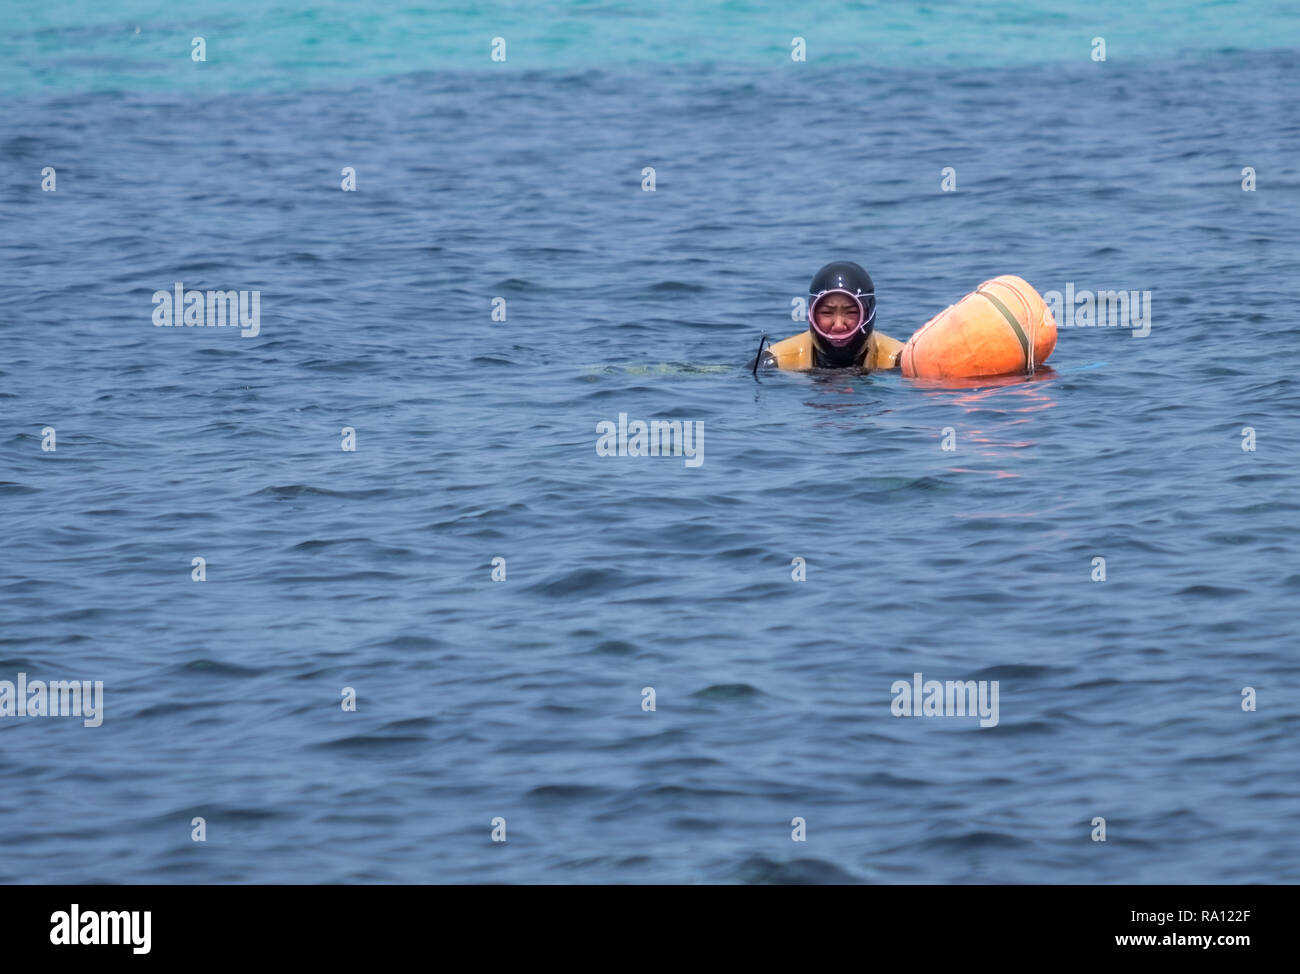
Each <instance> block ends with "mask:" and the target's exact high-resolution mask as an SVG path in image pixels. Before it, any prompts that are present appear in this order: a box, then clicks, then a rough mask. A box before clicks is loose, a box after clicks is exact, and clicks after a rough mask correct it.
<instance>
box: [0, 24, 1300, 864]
mask: <svg viewBox="0 0 1300 974" xmlns="http://www.w3.org/2000/svg"><path fill="white" fill-rule="evenodd" d="M13 7H14V9H13V10H9V11H7V14H12V15H13V16H12V18H10V19H9V20H7V23H9V24H10V25H11V26H10V28H9V29H8V30H7V32H6V35H5V37H4V38H3V40H2V41H0V91H2V92H3V105H2V106H0V160H2V161H3V173H4V176H3V179H2V180H0V257H2V260H0V329H2V330H3V336H4V355H3V356H2V357H0V444H2V445H3V450H2V452H0V458H2V459H3V471H2V472H0V481H2V482H0V505H2V507H0V510H2V511H3V523H4V526H5V539H4V544H3V546H0V569H2V571H0V681H3V680H9V681H15V680H16V679H17V676H18V674H19V673H24V674H26V676H27V678H28V679H42V680H61V679H84V680H91V681H95V680H102V681H103V685H104V697H103V723H102V725H101V726H99V727H93V728H88V727H85V726H83V722H82V721H81V720H79V719H75V718H53V717H47V718H38V717H18V716H13V717H0V776H2V777H3V781H4V783H5V787H4V790H3V792H2V793H0V880H3V881H5V882H73V883H79V882H128V883H141V882H168V883H213V882H217V883H224V882H290V883H310V882H456V883H461V882H481V881H489V882H498V881H504V882H560V883H568V882H601V883H605V882H651V883H661V882H804V881H808V882H880V883H914V882H920V883H965V882H994V883H1005V882H1015V883H1117V882H1128V883H1248V882H1288V883H1289V882H1296V881H1300V855H1298V854H1297V852H1296V843H1295V840H1294V835H1295V832H1296V829H1297V827H1300V803H1298V801H1297V799H1300V785H1298V784H1297V781H1296V777H1295V770H1296V767H1297V758H1300V749H1298V748H1297V744H1296V735H1295V727H1296V723H1295V722H1296V719H1297V717H1298V716H1300V707H1298V706H1297V702H1296V687H1297V678H1298V677H1300V663H1298V662H1297V654H1296V632H1297V627H1296V623H1295V616H1296V605H1297V598H1298V597H1300V530H1298V525H1300V513H1298V512H1300V495H1297V490H1296V488H1297V474H1296V472H1295V456H1296V450H1297V446H1300V434H1298V433H1297V426H1296V423H1297V410H1298V408H1300V382H1298V381H1297V378H1296V370H1297V363H1296V350H1297V347H1300V317H1298V316H1297V313H1296V310H1295V303H1294V301H1295V293H1296V291H1297V271H1296V256H1297V252H1298V247H1300V230H1298V229H1297V228H1300V193H1298V192H1297V191H1298V190H1300V171H1298V167H1300V117H1298V116H1297V114H1296V108H1295V106H1296V104H1297V95H1300V90H1298V89H1300V85H1298V84H1297V77H1298V70H1300V47H1298V46H1297V42H1296V38H1297V36H1298V35H1297V33H1296V27H1297V18H1296V13H1295V9H1294V8H1289V7H1285V6H1283V5H1280V4H1279V5H1276V6H1273V5H1265V4H1256V5H1251V4H1232V3H1226V4H1225V3H1220V4H1189V5H1175V4H1157V5H1155V6H1153V7H1149V8H1141V9H1139V8H1136V7H1133V5H1131V4H1124V5H1121V4H1117V3H1109V2H1107V3H1098V4H1091V5H1089V7H1088V10H1087V12H1086V13H1069V14H1066V13H1062V12H1059V11H1058V10H1056V9H1054V8H1053V7H1051V6H1049V5H1014V6H1013V5H1009V4H1008V5H992V6H987V7H983V8H981V10H979V11H978V12H975V11H971V10H968V9H967V8H966V7H965V6H963V5H950V4H934V5H931V6H929V7H921V8H913V7H910V6H906V5H895V4H857V5H852V4H850V5H844V6H839V5H835V6H832V5H829V4H810V5H807V6H805V7H803V8H802V9H801V10H798V11H793V12H792V11H791V10H790V9H789V8H787V7H786V6H785V5H779V4H771V3H729V4H723V5H720V6H719V7H718V8H716V9H715V10H713V11H712V12H711V13H709V14H704V13H698V12H695V13H683V14H681V15H680V16H678V14H677V12H675V11H670V8H667V7H665V8H663V9H655V10H651V11H649V12H647V11H645V10H644V9H643V7H642V5H639V4H638V5H633V4H623V3H599V4H597V3H573V4H563V5H561V4H550V5H542V6H539V7H531V6H530V7H524V6H521V5H513V4H489V5H488V6H486V7H483V8H480V9H478V10H476V11H473V12H471V11H469V10H455V11H442V10H439V9H437V8H431V9H428V10H400V11H398V10H394V11H392V12H383V11H370V12H366V13H364V14H362V13H354V12H352V10H351V6H350V5H344V4H319V5H315V6H311V7H306V6H304V7H298V8H274V9H270V10H263V8H262V7H261V6H260V5H257V4H253V3H222V4H219V5H218V4H199V5H196V6H195V7H194V9H193V10H192V11H189V12H187V13H186V14H185V15H181V14H179V13H176V12H175V11H173V9H172V7H171V5H167V4H161V3H127V2H118V3H110V4H98V5H93V6H92V5H89V4H82V3H53V4H43V5H40V6H39V7H31V8H28V7H26V6H23V7H22V8H19V7H18V5H13ZM137 27H138V28H140V30H139V33H137V32H136V28H137ZM200 35H201V36H203V37H204V38H205V41H206V50H207V58H208V60H207V61H206V62H195V61H193V60H192V59H191V37H192V36H200ZM497 35H502V36H504V37H505V39H506V42H507V51H508V55H507V59H506V60H505V61H504V62H492V61H491V60H490V58H489V45H490V41H491V38H492V37H493V36H497ZM795 36H803V37H805V38H806V39H807V41H808V59H807V61H805V62H795V61H793V60H792V59H791V56H790V50H791V46H790V41H791V38H793V37H795ZM1097 36H1102V37H1105V38H1106V42H1107V47H1108V50H1107V59H1106V60H1105V61H1104V62H1099V61H1094V60H1093V59H1092V57H1091V56H1090V53H1091V51H1092V50H1093V49H1094V45H1093V42H1092V39H1093V38H1094V37H1097ZM46 167H51V168H52V169H53V170H54V171H55V174H56V180H57V182H56V189H55V191H54V192H45V191H42V188H41V184H42V171H43V170H44V169H45V168H46ZM344 167H353V168H354V169H355V173H356V190H355V192H344V191H342V190H341V188H340V185H341V181H342V178H343V177H342V170H343V168H344ZM646 167H653V168H654V170H655V180H656V182H655V190H654V192H645V191H643V188H642V185H643V170H644V169H645V168H646ZM945 167H951V168H952V169H953V171H954V172H955V174H956V180H957V183H956V191H955V192H943V191H941V178H942V177H941V171H942V170H943V169H944V168H945ZM1246 167H1250V168H1251V169H1253V170H1254V172H1255V174H1256V179H1257V186H1256V188H1255V189H1254V191H1243V178H1244V177H1243V169H1245V168H1246ZM834 259H850V260H856V261H858V262H860V263H862V264H864V265H865V266H866V267H867V268H868V269H869V270H870V271H871V273H872V276H873V277H874V279H875V283H876V287H877V290H878V295H879V318H878V322H877V327H878V328H879V330H881V331H882V332H884V333H886V334H889V335H892V336H894V337H897V338H906V337H907V336H908V335H909V334H911V332H912V331H914V330H915V329H916V328H917V327H918V326H919V325H920V324H922V323H923V322H924V321H925V320H926V319H927V318H929V317H930V316H931V315H933V314H934V313H935V312H937V311H939V310H941V309H942V308H943V307H945V306H946V305H948V304H951V303H953V302H954V301H956V300H957V299H958V298H960V297H961V296H962V295H963V294H965V293H966V292H968V291H969V290H971V289H972V288H973V287H974V286H975V285H977V284H978V283H980V282H981V281H984V280H987V279H988V278H991V277H993V276H995V275H997V274H1000V273H1015V274H1019V275H1021V276H1023V277H1025V278H1026V279H1027V280H1029V281H1030V282H1031V283H1033V284H1034V285H1035V287H1037V288H1038V289H1039V290H1040V291H1048V290H1053V289H1055V290H1059V291H1064V290H1065V289H1066V286H1067V284H1068V285H1071V286H1073V287H1074V288H1077V289H1089V288H1091V289H1094V290H1096V289H1125V290H1128V289H1133V290H1139V291H1142V290H1147V291H1150V292H1151V307H1152V316H1151V322H1150V333H1149V334H1148V335H1146V336H1145V337H1137V336H1136V335H1135V334H1134V333H1133V330H1132V329H1129V328H1124V327H1101V328H1098V327H1092V328H1087V327H1077V328H1076V327H1063V328H1062V329H1061V332H1060V339H1059V342H1058V345H1057V348H1056V351H1055V353H1054V354H1053V356H1052V359H1051V363H1050V364H1051V365H1052V366H1053V367H1054V370H1053V371H1051V372H1047V373H1044V374H1042V375H1040V376H1037V377H1035V378H1034V379H1033V380H1032V381H1014V382H1010V383H983V384H976V385H973V386H972V387H970V388H938V387H934V386H927V385H924V384H919V383H914V382H912V381H909V380H906V379H903V378H901V377H900V376H899V375H898V374H897V373H875V374H872V375H870V376H846V375H843V374H821V375H804V374H791V373H786V374H761V375H760V376H759V377H758V378H757V379H756V378H754V377H753V376H751V375H750V374H749V372H748V371H746V370H745V369H744V367H743V363H744V362H745V361H746V360H747V359H749V358H750V357H752V355H753V352H754V349H755V347H756V346H757V342H758V338H759V335H760V333H762V332H766V333H767V334H769V335H772V336H777V337H780V336H783V335H786V334H792V333H794V332H797V331H799V330H801V329H802V327H803V325H802V324H801V323H800V322H797V321H792V320H791V308H792V304H791V302H792V299H794V298H797V297H799V296H800V295H801V294H803V293H804V292H805V291H806V288H807V285H808V281H809V279H810V278H811V276H812V274H813V272H814V271H816V269H817V268H818V267H820V266H821V265H822V264H824V263H826V262H827V261H830V260H834ZM175 282H183V283H184V285H185V286H186V287H192V288H202V289H213V288H216V289H232V290H250V291H251V290H258V291H260V294H261V304H260V312H261V317H260V333H259V334H258V335H257V336H256V337H247V338H246V337H241V335H240V333H239V331H238V330H236V329H231V328H184V327H181V328H160V327H155V325H154V324H153V322H152V320H151V315H152V314H153V312H154V305H153V302H152V297H151V296H152V295H153V293H154V292H155V291H158V290H160V289H161V290H170V289H171V288H172V287H173V285H174V283H175ZM495 298H503V299H504V301H505V307H506V309H507V315H506V320H505V321H494V320H493V306H494V304H493V302H494V299H495ZM620 413H623V414H627V416H628V417H630V418H631V419H634V420H635V419H640V420H651V419H678V420H682V421H686V422H690V423H699V424H701V427H702V430H703V440H702V443H701V444H699V445H701V446H702V453H701V454H700V456H702V458H703V462H702V463H700V464H699V465H698V466H691V465H688V464H687V463H686V462H685V459H684V458H682V457H652V458H643V457H608V456H599V455H597V452H596V449H595V447H596V440H597V432H596V430H597V424H599V423H601V422H602V421H615V422H616V421H617V420H618V417H619V414H620ZM345 427H349V428H351V429H353V430H355V451H348V450H345V449H343V448H342V446H343V436H344V434H343V432H342V431H343V429H344V428H345ZM949 428H950V429H951V436H950V437H949V440H950V442H952V443H954V445H955V449H954V450H945V449H943V445H944V440H945V433H944V431H945V429H949ZM1246 428H1249V430H1250V431H1253V443H1252V439H1251V436H1252V435H1251V433H1250V432H1249V431H1246ZM49 429H52V430H53V431H54V432H53V434H50V433H49V432H47V430H49ZM1244 431H1245V432H1244ZM51 436H52V437H53V442H51ZM1250 445H1253V446H1254V449H1253V450H1251V449H1243V446H1250ZM49 446H53V447H54V449H53V450H51V449H49V448H48V447H49ZM195 558H203V559H205V564H206V569H205V570H206V580H205V581H201V582H199V581H194V580H193V578H192V572H193V570H194V569H193V567H192V565H193V559H195ZM1098 558H1104V559H1105V576H1106V577H1105V580H1104V581H1094V577H1096V575H1097V572H1098V569H1097V567H1096V565H1097V564H1098V563H1097V562H1096V559H1098ZM494 559H504V566H505V573H506V577H505V579H504V580H503V581H494V580H493V576H492V572H493V564H494ZM796 559H803V565H804V566H805V571H806V580H805V581H796V580H794V578H793V575H794V574H795V568H793V567H792V565H794V564H795V560H796ZM497 564H498V565H500V564H501V562H497ZM918 672H919V673H922V674H924V678H925V679H937V680H943V681H946V680H967V679H969V680H974V681H989V682H992V681H997V683H998V685H999V687H1000V712H999V720H998V723H997V724H996V726H988V727H981V726H980V723H979V721H978V720H976V719H971V718H916V717H912V718H905V717H897V716H894V714H893V713H892V712H891V701H892V700H893V699H894V695H893V692H892V690H891V687H892V686H893V684H894V683H895V681H899V680H903V681H909V682H910V681H911V680H912V679H913V674H914V673H918ZM345 687H350V688H353V690H354V691H355V694H356V710H355V712H352V711H345V710H344V709H343V706H342V704H341V701H342V695H343V693H344V690H343V688H345ZM644 688H653V690H654V698H655V709H654V710H653V711H647V710H644V709H643V699H644V698H645V696H646V695H645V693H644ZM1244 688H1252V690H1253V693H1254V695H1255V700H1256V707H1255V709H1253V710H1249V709H1243V700H1245V699H1246V698H1244V697H1243V690H1244ZM195 818H202V819H204V821H205V823H206V841H203V842H196V841H193V837H192V832H193V829H194V826H193V824H192V823H193V821H194V819H195ZM497 818H503V819H504V820H505V822H506V835H507V841H506V842H504V843H501V842H494V841H492V828H493V827H492V822H493V820H494V819H497ZM796 818H798V819H802V820H803V821H804V824H805V827H806V841H804V842H793V841H792V839H791V833H792V829H793V828H794V825H793V820H794V819H796ZM1097 818H1104V819H1105V828H1106V841H1105V842H1100V841H1094V836H1095V834H1096V824H1095V820H1096V819H1097Z"/></svg>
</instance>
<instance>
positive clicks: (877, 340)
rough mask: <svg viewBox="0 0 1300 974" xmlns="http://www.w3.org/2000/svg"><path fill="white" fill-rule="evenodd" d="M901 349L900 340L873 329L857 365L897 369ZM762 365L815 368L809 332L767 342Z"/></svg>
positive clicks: (786, 367)
mask: <svg viewBox="0 0 1300 974" xmlns="http://www.w3.org/2000/svg"><path fill="white" fill-rule="evenodd" d="M902 351H903V343H902V342H900V341H898V340H897V339H895V338H890V337H889V336H888V335H882V334H880V332H878V331H873V332H872V333H871V334H870V335H868V336H867V344H866V346H865V349H864V351H863V355H862V361H861V362H859V363H858V364H859V366H860V367H862V368H864V369H896V368H898V359H899V356H900V354H901V353H902ZM769 355H770V356H771V359H770V360H769V359H768V356H769ZM763 364H764V365H775V366H776V367H777V368H779V369H811V368H814V367H815V366H814V364H813V343H812V335H811V334H810V333H809V332H806V331H801V332H800V333H799V334H797V335H791V336H790V337H789V338H785V339H782V340H781V341H779V342H777V343H776V344H774V345H769V346H768V348H767V350H766V353H765V354H764V356H763Z"/></svg>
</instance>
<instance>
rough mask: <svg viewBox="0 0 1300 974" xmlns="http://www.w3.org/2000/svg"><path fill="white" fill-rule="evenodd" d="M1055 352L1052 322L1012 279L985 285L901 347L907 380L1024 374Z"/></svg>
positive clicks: (1033, 295)
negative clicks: (1053, 350)
mask: <svg viewBox="0 0 1300 974" xmlns="http://www.w3.org/2000/svg"><path fill="white" fill-rule="evenodd" d="M1055 347H1056V319H1055V318H1053V317H1052V312H1051V309H1050V308H1048V307H1047V302H1045V301H1044V300H1043V298H1042V295H1040V294H1039V293H1038V292H1037V291H1035V290H1034V289H1033V287H1031V286H1030V284H1029V282H1028V281H1026V280H1024V279H1023V278H1020V277H1016V276H1015V275H1014V274H1003V275H1002V276H1001V277H995V278H993V280H991V281H985V282H984V283H983V284H981V285H980V286H979V287H977V288H976V289H975V290H974V291H972V292H971V293H970V294H968V295H966V296H965V297H964V298H962V299H961V300H960V301H958V302H957V303H956V304H954V305H951V306H950V307H947V308H945V309H944V310H943V311H940V312H939V313H938V314H937V315H935V316H934V317H933V318H931V319H930V320H929V321H927V322H926V323H925V324H924V325H922V326H921V327H920V328H919V329H918V330H917V332H916V334H915V335H913V336H912V337H911V338H910V339H908V342H907V344H906V345H904V346H903V354H902V356H901V361H900V365H901V366H902V369H903V375H905V376H907V377H908V378H911V379H952V378H971V377H976V376H983V375H1010V374H1013V373H1017V372H1018V373H1021V374H1028V373H1032V372H1033V371H1034V369H1035V368H1036V367H1037V366H1039V365H1041V364H1043V363H1044V362H1045V361H1047V357H1048V356H1049V355H1051V354H1052V349H1054V348H1055Z"/></svg>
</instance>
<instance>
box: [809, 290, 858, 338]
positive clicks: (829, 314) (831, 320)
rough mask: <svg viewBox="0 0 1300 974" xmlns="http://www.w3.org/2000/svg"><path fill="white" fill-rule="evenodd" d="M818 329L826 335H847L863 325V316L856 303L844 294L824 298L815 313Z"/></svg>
mask: <svg viewBox="0 0 1300 974" xmlns="http://www.w3.org/2000/svg"><path fill="white" fill-rule="evenodd" d="M813 314H815V315H816V317H817V327H818V329H820V330H821V332H822V333H823V334H826V335H847V334H848V333H849V332H851V331H853V330H854V329H855V328H857V327H858V325H860V324H862V315H861V313H860V312H859V311H858V305H857V303H856V302H855V301H853V300H852V299H851V298H849V297H848V296H846V295H843V294H831V295H829V296H827V297H825V298H823V299H822V300H821V301H820V302H819V303H818V305H817V310H816V311H814V312H813Z"/></svg>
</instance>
